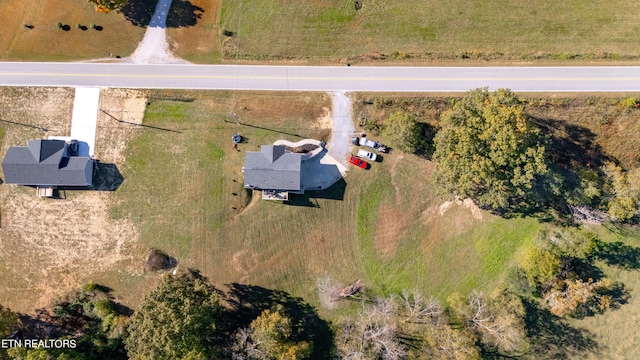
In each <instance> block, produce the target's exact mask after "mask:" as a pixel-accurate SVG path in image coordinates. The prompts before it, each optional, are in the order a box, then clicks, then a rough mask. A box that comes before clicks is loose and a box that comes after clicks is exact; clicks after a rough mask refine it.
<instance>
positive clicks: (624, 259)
mask: <svg viewBox="0 0 640 360" xmlns="http://www.w3.org/2000/svg"><path fill="white" fill-rule="evenodd" d="M596 256H597V257H598V259H600V260H603V261H604V262H605V263H607V265H610V266H617V267H620V268H623V269H626V270H637V269H640V248H637V247H633V246H629V245H626V244H625V243H623V242H621V241H616V242H601V243H600V244H599V249H598V253H597V255H596Z"/></svg>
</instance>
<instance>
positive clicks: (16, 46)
mask: <svg viewBox="0 0 640 360" xmlns="http://www.w3.org/2000/svg"><path fill="white" fill-rule="evenodd" d="M57 22H61V23H62V24H64V25H68V26H69V28H70V29H69V31H63V30H59V29H58V28H57V27H56V23H57ZM92 23H93V24H96V25H99V26H101V27H102V31H97V30H94V29H91V28H89V26H90V24H92ZM23 24H29V25H33V26H34V27H33V29H31V30H29V29H27V28H26V27H24V26H23ZM76 24H81V25H84V26H85V27H87V30H84V31H83V30H80V29H77V28H76ZM143 33H144V29H143V28H141V27H138V26H134V25H133V24H131V22H129V21H128V20H127V19H125V17H124V16H123V15H122V14H119V13H117V12H115V11H113V12H111V13H109V14H102V13H97V12H96V11H95V10H94V7H93V5H91V4H90V3H89V2H88V1H66V2H64V5H62V4H61V3H60V2H59V1H54V0H6V1H2V2H0V49H2V50H1V51H0V58H2V59H6V60H80V59H93V58H107V57H109V53H113V54H117V55H120V56H123V57H124V56H128V55H129V54H131V52H133V50H134V49H135V47H136V45H137V43H138V41H140V39H141V38H142V35H143Z"/></svg>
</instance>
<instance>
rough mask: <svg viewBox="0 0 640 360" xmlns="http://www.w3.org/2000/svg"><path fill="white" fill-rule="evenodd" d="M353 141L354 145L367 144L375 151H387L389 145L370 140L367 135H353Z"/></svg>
mask: <svg viewBox="0 0 640 360" xmlns="http://www.w3.org/2000/svg"><path fill="white" fill-rule="evenodd" d="M351 142H352V143H353V144H354V145H360V146H366V147H370V148H372V149H373V150H375V151H380V152H383V153H384V152H387V147H386V146H384V145H382V144H380V143H379V142H376V141H373V140H369V139H367V138H366V137H360V138H358V137H352V138H351Z"/></svg>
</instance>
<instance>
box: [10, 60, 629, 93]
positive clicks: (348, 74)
mask: <svg viewBox="0 0 640 360" xmlns="http://www.w3.org/2000/svg"><path fill="white" fill-rule="evenodd" d="M0 85H8V86H97V87H121V88H176V89H180V88H181V89H228V90H290V91H346V92H349V91H411V92H463V91H467V90H469V89H474V88H478V87H484V86H488V87H489V89H490V90H495V89H498V88H509V89H511V90H513V91H519V92H529V91H531V92H535V91H546V92H560V91H570V92H577V91H640V67H638V66H609V67H606V66H605V67H603V66H594V67H364V66H363V67H360V66H350V67H347V66H249V65H195V64H149V65H137V64H123V63H119V64H95V63H8V62H5V63H0Z"/></svg>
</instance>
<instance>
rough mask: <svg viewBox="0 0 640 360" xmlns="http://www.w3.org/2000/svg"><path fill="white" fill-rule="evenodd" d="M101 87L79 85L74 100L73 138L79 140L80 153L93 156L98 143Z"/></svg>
mask: <svg viewBox="0 0 640 360" xmlns="http://www.w3.org/2000/svg"><path fill="white" fill-rule="evenodd" d="M99 100H100V88H97V87H90V88H87V87H78V88H76V95H75V98H74V100H73V115H72V118H71V139H74V140H78V141H79V142H80V143H79V149H78V155H80V156H91V157H93V153H94V149H95V143H96V121H97V120H98V101H99Z"/></svg>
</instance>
